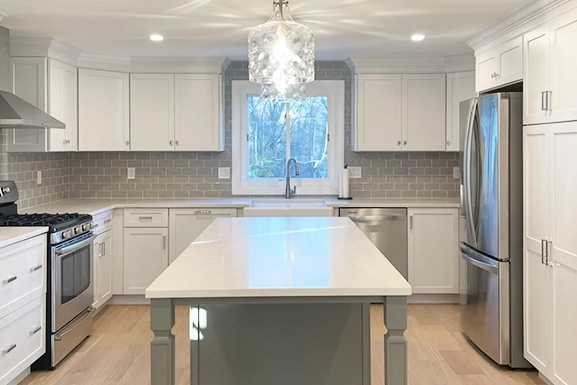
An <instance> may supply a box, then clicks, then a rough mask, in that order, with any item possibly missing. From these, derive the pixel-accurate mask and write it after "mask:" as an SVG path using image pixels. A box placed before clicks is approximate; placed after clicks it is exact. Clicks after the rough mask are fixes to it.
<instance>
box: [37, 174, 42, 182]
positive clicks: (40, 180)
mask: <svg viewBox="0 0 577 385" xmlns="http://www.w3.org/2000/svg"><path fill="white" fill-rule="evenodd" d="M36 184H42V171H37V172H36Z"/></svg>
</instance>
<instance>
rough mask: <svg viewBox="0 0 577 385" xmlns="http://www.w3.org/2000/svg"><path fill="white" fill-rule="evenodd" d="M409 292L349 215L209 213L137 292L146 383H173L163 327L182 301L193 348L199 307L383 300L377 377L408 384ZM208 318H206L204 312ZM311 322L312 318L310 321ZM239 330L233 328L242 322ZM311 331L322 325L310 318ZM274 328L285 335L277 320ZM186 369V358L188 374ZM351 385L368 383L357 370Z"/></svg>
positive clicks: (170, 338)
mask: <svg viewBox="0 0 577 385" xmlns="http://www.w3.org/2000/svg"><path fill="white" fill-rule="evenodd" d="M409 295H411V286H410V285H409V284H408V282H407V281H406V280H405V279H404V278H403V277H402V275H401V274H400V273H399V272H398V271H397V270H396V269H395V268H394V267H393V266H392V265H391V263H390V262H389V261H388V260H387V259H386V258H384V257H383V255H382V254H381V253H380V252H379V251H378V249H377V248H376V247H375V246H374V245H373V244H372V243H371V241H370V240H369V239H368V238H367V237H366V236H365V235H364V234H363V233H362V232H361V231H360V230H359V229H358V228H357V226H356V225H355V224H354V223H353V222H352V221H351V220H350V219H348V218H336V217H324V218H314V217H313V218H299V217H292V218H219V219H216V220H215V221H214V222H213V223H212V224H211V225H210V226H209V227H208V228H207V229H206V230H205V231H204V232H203V233H202V234H201V235H200V236H199V237H198V238H197V239H196V240H195V241H194V242H193V243H192V244H191V245H190V246H189V247H188V248H187V249H186V250H185V251H184V252H183V253H182V254H181V255H180V256H179V257H178V258H177V259H176V260H175V261H174V262H173V263H172V264H171V265H170V266H169V267H168V268H167V269H166V270H165V271H164V272H163V273H162V274H161V275H160V276H159V277H158V278H157V279H156V280H155V281H154V282H153V283H152V284H151V285H150V286H149V287H148V288H147V289H146V297H147V298H150V299H151V329H152V331H153V333H154V339H153V341H152V342H151V379H152V385H161V384H162V385H170V384H174V383H175V342H174V335H173V334H172V332H171V329H172V327H173V326H174V307H175V306H176V305H189V306H191V317H196V319H194V320H193V322H191V353H194V349H195V346H196V348H197V349H198V344H197V343H195V342H198V340H202V339H203V336H202V333H203V330H202V329H205V328H206V326H207V321H206V317H205V318H204V320H203V319H202V313H203V311H206V310H204V309H203V308H205V307H210V306H213V307H214V306H218V307H220V308H222V307H223V305H227V306H241V307H242V306H260V308H259V309H262V308H263V307H264V308H266V307H270V308H273V307H277V308H278V306H307V305H308V306H313V305H314V306H321V307H322V306H325V305H326V306H328V305H334V306H338V305H345V304H346V305H350V304H369V303H375V302H381V303H384V307H385V325H386V327H387V329H388V332H387V334H386V336H385V383H386V385H401V384H407V344H406V340H405V337H404V331H405V329H406V327H407V296H409ZM200 306H203V308H201V307H200ZM295 309H297V308H295ZM305 309H306V308H305ZM323 309H324V308H323ZM327 309H328V311H333V310H332V308H327ZM339 311H340V310H339ZM339 311H337V312H335V313H334V314H337V313H339ZM193 314H195V316H193ZM342 314H348V313H347V312H344V313H342ZM199 315H200V317H199ZM266 316H267V315H265V316H263V317H266ZM208 319H209V322H208V323H210V322H211V316H210V315H209V316H208ZM239 319H240V318H239ZM318 319H319V317H312V318H311V321H310V322H315V321H316V320H318ZM345 323H346V322H344V321H343V324H345ZM247 326H248V325H247ZM240 328H241V332H240V333H241V334H242V325H240ZM318 328H319V329H318V330H322V329H324V328H327V326H326V325H325V324H319V325H318ZM275 330H276V333H283V332H284V331H283V328H282V325H280V324H279V325H278V327H277V328H276V329H275ZM342 330H345V329H344V328H343V329H342ZM205 332H207V330H205ZM339 333H340V331H339ZM343 333H344V332H343ZM349 334H350V333H349ZM343 335H344V334H343ZM343 338H344V337H343ZM359 338H360V334H359ZM207 339H208V338H207ZM224 339H225V337H223V340H224ZM323 341H324V342H323V343H325V344H326V341H325V340H323ZM313 343H320V342H317V341H313ZM336 345H338V344H336ZM331 346H332V345H331ZM323 349H324V348H323ZM326 349H329V348H328V347H327V348H326ZM326 349H325V350H326ZM196 353H197V354H198V352H196ZM366 353H367V350H364V352H360V351H359V354H358V355H359V356H362V357H360V359H361V360H363V361H364V363H365V364H366V362H367V360H368V359H369V357H367V354H366ZM245 355H246V354H245ZM333 356H334V357H336V356H337V354H336V353H335V354H334V355H333ZM331 357H332V356H331ZM196 361H198V357H197V360H196ZM365 364H363V365H365ZM194 368H195V364H194V363H193V364H192V365H191V370H194ZM196 368H198V365H196ZM298 369H299V368H297V369H296V370H298ZM262 371H263V372H264V371H266V368H263V369H262ZM293 372H294V370H293ZM191 378H192V381H193V383H197V382H198V383H199V385H204V384H203V383H200V382H201V381H200V380H198V378H199V377H198V375H197V376H196V377H194V378H193V377H191ZM279 378H282V373H279ZM253 381H254V380H253ZM207 382H210V381H207ZM277 383H282V382H277ZM357 383H358V384H368V379H367V376H366V373H365V375H363V376H362V377H361V378H359V381H358V382H357Z"/></svg>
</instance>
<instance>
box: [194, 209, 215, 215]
mask: <svg viewBox="0 0 577 385" xmlns="http://www.w3.org/2000/svg"><path fill="white" fill-rule="evenodd" d="M194 213H195V214H212V210H211V209H202V210H194Z"/></svg>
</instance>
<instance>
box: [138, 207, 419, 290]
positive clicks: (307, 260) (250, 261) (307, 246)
mask: <svg viewBox="0 0 577 385" xmlns="http://www.w3.org/2000/svg"><path fill="white" fill-rule="evenodd" d="M410 294H411V286H410V285H409V283H408V282H407V281H406V280H405V279H404V278H403V276H402V275H401V274H400V273H399V272H398V271H397V270H396V269H395V268H394V267H393V265H392V264H391V263H390V262H389V261H388V260H387V259H386V258H385V257H384V256H383V254H381V252H380V251H379V250H378V249H377V248H376V247H375V246H374V245H373V244H372V242H371V241H370V240H369V239H368V238H367V237H366V236H365V235H364V234H363V233H362V232H361V230H359V228H358V227H357V226H356V225H355V224H354V223H353V222H352V221H351V220H350V219H349V218H339V217H323V218H321V217H309V218H299V217H291V218H218V219H216V220H215V221H214V222H212V224H211V225H210V226H209V227H208V228H207V229H206V230H205V231H204V232H203V233H202V234H201V235H200V236H199V237H198V238H197V239H196V240H195V241H194V242H193V243H192V244H191V245H190V246H189V247H188V248H187V249H186V250H185V251H184V252H183V253H182V254H181V255H180V256H179V257H178V258H177V259H176V260H175V261H174V262H173V263H172V264H171V265H170V266H169V267H168V268H167V269H166V270H165V271H164V272H163V273H162V274H161V275H160V276H159V277H158V278H157V279H156V280H155V281H154V282H153V283H152V284H151V285H150V286H149V287H148V288H147V289H146V297H147V298H238V297H258V298H262V297H327V296H329V297H330V296H363V297H365V296H408V295H410Z"/></svg>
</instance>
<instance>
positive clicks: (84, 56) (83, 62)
mask: <svg viewBox="0 0 577 385" xmlns="http://www.w3.org/2000/svg"><path fill="white" fill-rule="evenodd" d="M130 64H131V57H130V55H118V54H111V53H105V52H94V51H82V53H81V54H80V57H79V58H78V61H77V63H76V65H77V66H78V67H79V68H89V69H100V70H106V71H119V72H130Z"/></svg>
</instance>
